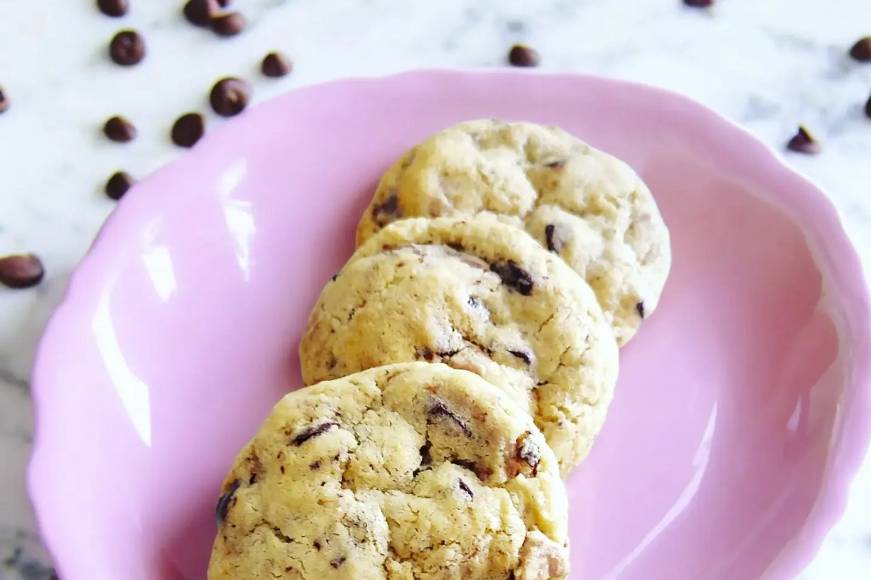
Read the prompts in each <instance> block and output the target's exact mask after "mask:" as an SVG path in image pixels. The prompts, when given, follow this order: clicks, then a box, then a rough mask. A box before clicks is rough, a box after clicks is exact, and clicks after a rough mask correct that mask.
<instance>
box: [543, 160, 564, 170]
mask: <svg viewBox="0 0 871 580" xmlns="http://www.w3.org/2000/svg"><path fill="white" fill-rule="evenodd" d="M544 166H545V167H547V168H548V169H562V168H563V167H565V166H566V160H565V159H557V160H556V161H551V162H550V163H545V164H544Z"/></svg>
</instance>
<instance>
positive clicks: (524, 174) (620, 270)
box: [357, 120, 671, 344]
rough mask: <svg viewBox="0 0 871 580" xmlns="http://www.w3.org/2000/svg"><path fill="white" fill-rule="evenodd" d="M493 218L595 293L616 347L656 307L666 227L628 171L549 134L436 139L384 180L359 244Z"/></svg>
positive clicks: (466, 132) (523, 126)
mask: <svg viewBox="0 0 871 580" xmlns="http://www.w3.org/2000/svg"><path fill="white" fill-rule="evenodd" d="M480 212H490V213H495V214H498V215H500V216H502V217H503V218H505V219H506V220H509V221H511V222H513V223H514V224H516V225H518V226H520V227H523V228H524V229H526V231H527V232H528V233H529V234H530V235H531V236H532V237H534V238H535V239H537V240H538V241H539V242H540V243H541V245H542V246H544V247H546V248H547V249H548V250H550V251H551V252H553V253H555V254H557V255H559V256H560V257H561V258H562V259H563V260H565V261H566V263H568V264H569V266H571V267H572V268H573V269H574V270H575V271H576V272H577V273H578V274H580V275H581V276H582V277H583V278H584V279H585V280H586V281H587V282H588V283H589V284H590V286H592V288H593V290H594V291H595V293H596V297H597V298H598V300H599V303H600V305H601V306H602V309H603V310H604V312H605V315H606V316H607V317H608V320H609V322H610V323H611V324H612V326H613V327H614V333H615V334H616V336H617V340H618V342H619V343H620V344H625V343H626V342H627V341H628V340H629V339H630V338H631V337H632V336H633V335H634V334H635V332H636V331H637V329H638V327H639V326H640V325H641V323H642V321H643V318H642V317H640V316H638V314H637V312H636V309H635V304H637V303H639V302H644V304H645V308H646V313H647V315H648V316H649V315H650V314H652V313H653V311H654V310H655V309H656V306H657V304H658V302H659V296H660V294H661V293H662V288H663V286H664V284H665V280H666V277H667V276H668V270H669V268H670V264H671V250H670V245H669V235H668V229H667V228H666V226H665V223H664V222H663V220H662V217H661V216H660V214H659V210H658V208H657V206H656V202H655V201H654V199H653V196H652V195H651V193H650V190H649V189H648V188H647V186H646V185H645V184H644V182H642V181H641V179H640V178H639V177H638V175H636V174H635V172H634V171H632V169H631V168H630V167H629V166H628V165H626V164H625V163H623V162H622V161H620V160H619V159H616V158H615V157H612V156H611V155H608V154H606V153H603V152H602V151H598V150H596V149H594V148H592V147H590V146H589V145H587V144H586V143H583V142H581V141H580V140H578V139H576V138H575V137H573V136H572V135H570V134H568V133H566V132H565V131H563V130H561V129H558V128H556V127H544V126H541V125H536V124H533V123H505V122H500V121H494V120H481V121H470V122H467V123H460V124H459V125H455V126H453V127H449V128H447V129H445V130H444V131H441V132H439V133H437V134H436V135H433V136H432V137H430V138H428V139H426V140H425V141H423V142H422V143H420V144H419V145H417V146H415V147H414V148H413V149H411V150H410V151H408V152H407V153H406V154H404V155H403V156H402V157H401V158H400V159H399V160H397V161H396V163H395V164H394V165H393V166H392V167H391V168H390V169H389V170H388V171H387V172H386V173H385V174H384V176H383V177H382V178H381V182H380V183H379V185H378V189H377V190H376V191H375V195H374V197H373V199H372V202H371V204H370V205H369V208H368V209H367V210H366V211H365V212H364V214H363V217H362V219H361V220H360V224H359V225H358V227H357V243H358V245H359V244H362V243H363V242H365V241H366V240H367V239H369V238H370V237H371V236H372V235H374V234H375V232H377V231H378V230H379V229H381V228H383V227H385V226H386V225H388V224H389V223H391V222H393V221H395V220H397V219H400V218H407V217H437V216H469V215H474V214H477V213H480Z"/></svg>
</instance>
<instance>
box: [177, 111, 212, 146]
mask: <svg viewBox="0 0 871 580" xmlns="http://www.w3.org/2000/svg"><path fill="white" fill-rule="evenodd" d="M205 132H206V123H205V121H204V120H203V116H202V115H200V114H199V113H186V114H184V115H182V116H181V117H179V118H178V119H176V121H175V123H173V125H172V131H171V132H170V136H171V137H172V142H173V143H175V144H176V145H178V146H180V147H193V146H194V144H196V142H197V141H199V140H200V138H201V137H202V136H203V133H205Z"/></svg>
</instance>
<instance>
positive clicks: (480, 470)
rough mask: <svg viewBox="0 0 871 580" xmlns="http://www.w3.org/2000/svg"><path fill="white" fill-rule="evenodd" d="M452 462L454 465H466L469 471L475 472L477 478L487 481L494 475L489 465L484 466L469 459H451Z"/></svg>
mask: <svg viewBox="0 0 871 580" xmlns="http://www.w3.org/2000/svg"><path fill="white" fill-rule="evenodd" d="M451 463H453V464H454V465H459V466H460V467H465V468H466V469H468V470H469V471H471V472H472V473H474V474H475V476H477V478H478V479H479V480H481V481H487V478H489V477H490V476H491V475H493V470H492V469H490V468H489V467H484V466H483V465H478V464H477V463H475V462H474V461H469V460H468V459H456V458H454V459H451Z"/></svg>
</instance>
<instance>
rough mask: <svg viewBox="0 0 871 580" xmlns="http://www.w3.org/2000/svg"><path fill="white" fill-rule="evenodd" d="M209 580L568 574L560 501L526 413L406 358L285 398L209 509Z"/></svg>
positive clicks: (551, 464)
mask: <svg viewBox="0 0 871 580" xmlns="http://www.w3.org/2000/svg"><path fill="white" fill-rule="evenodd" d="M216 511H217V519H218V534H217V538H216V539H215V543H214V546H213V549H212V559H211V562H210V565H209V574H208V577H209V579H210V580H248V579H250V580H255V579H256V580H260V579H262V578H297V579H317V580H322V579H325V578H349V579H351V578H354V579H357V578H367V579H378V578H389V579H399V578H408V579H411V578H446V579H447V578H456V579H477V578H493V579H505V578H516V579H518V580H519V579H521V578H522V579H541V580H545V579H547V578H564V577H566V576H567V574H568V557H567V529H566V528H567V511H568V510H567V504H566V497H565V490H564V488H563V485H562V482H561V481H560V478H559V473H558V470H557V464H556V460H555V458H554V456H553V453H552V451H551V450H550V449H549V448H548V447H547V444H546V443H545V441H544V437H543V436H542V434H541V433H540V432H539V431H538V429H537V428H536V427H535V425H534V424H533V423H532V420H531V419H530V418H529V416H528V415H527V414H526V413H524V412H523V410H521V409H520V408H519V407H517V406H516V405H514V404H513V403H512V402H511V401H510V399H508V398H507V397H506V396H505V395H504V394H503V393H502V392H501V391H500V390H499V389H497V388H496V387H494V386H492V385H490V384H489V383H487V382H486V381H484V380H482V379H481V378H479V377H477V376H475V375H473V374H472V373H468V372H463V371H458V370H454V369H450V368H448V367H447V366H444V365H439V364H425V363H411V364H402V365H393V366H388V367H381V368H377V369H372V370H369V371H365V372H362V373H359V374H356V375H351V376H348V377H345V378H343V379H338V380H334V381H328V382H324V383H320V384H318V385H315V386H312V387H309V388H307V389H301V390H298V391H295V392H293V393H291V394H289V395H287V396H285V397H284V398H283V399H282V400H281V401H280V402H279V403H278V404H277V405H276V406H275V408H274V409H273V410H272V413H271V414H270V415H269V417H268V418H267V419H266V421H265V422H264V424H263V425H262V427H261V428H260V430H259V432H258V433H257V435H256V436H255V437H254V438H253V439H252V440H251V441H250V442H249V443H248V445H247V446H246V447H245V448H244V449H243V450H242V451H241V452H240V454H239V456H238V457H237V459H236V462H235V464H234V465H233V468H232V470H231V471H230V473H229V474H228V475H227V477H226V479H225V480H224V483H223V487H222V490H221V495H220V498H219V499H218V502H217V510H216Z"/></svg>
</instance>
